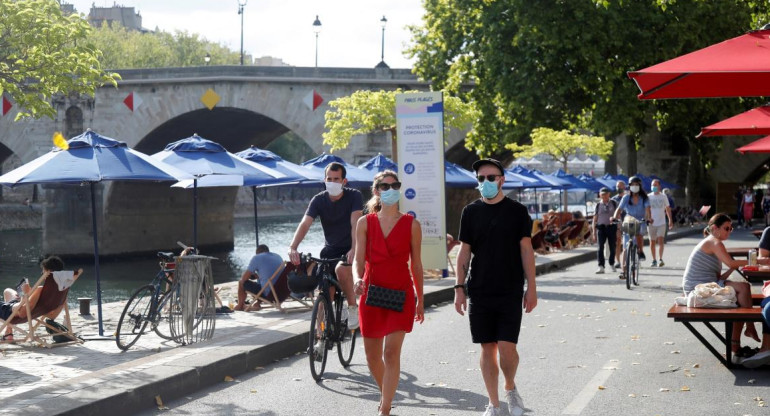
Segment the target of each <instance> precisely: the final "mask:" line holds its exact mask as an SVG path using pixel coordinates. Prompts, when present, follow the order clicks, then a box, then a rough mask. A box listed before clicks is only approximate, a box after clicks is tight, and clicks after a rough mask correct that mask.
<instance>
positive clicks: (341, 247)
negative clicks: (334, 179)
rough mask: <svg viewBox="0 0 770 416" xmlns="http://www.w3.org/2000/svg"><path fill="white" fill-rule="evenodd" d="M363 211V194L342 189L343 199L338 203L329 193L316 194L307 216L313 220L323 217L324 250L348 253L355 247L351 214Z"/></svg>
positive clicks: (308, 208) (308, 207)
mask: <svg viewBox="0 0 770 416" xmlns="http://www.w3.org/2000/svg"><path fill="white" fill-rule="evenodd" d="M363 209H364V202H363V197H362V196H361V192H359V191H358V190H356V189H352V188H342V197H341V198H340V199H338V200H336V201H332V200H331V199H329V192H327V191H323V192H321V193H319V194H316V195H315V196H314V197H313V199H311V200H310V204H309V205H308V206H307V211H305V215H308V216H310V217H312V218H313V219H316V218H317V217H319V216H320V217H321V226H322V227H323V230H324V240H325V241H324V248H328V249H329V250H333V251H334V252H347V251H348V250H350V248H351V247H352V245H353V242H352V241H351V239H350V232H351V227H350V214H352V213H353V212H354V211H361V210H363Z"/></svg>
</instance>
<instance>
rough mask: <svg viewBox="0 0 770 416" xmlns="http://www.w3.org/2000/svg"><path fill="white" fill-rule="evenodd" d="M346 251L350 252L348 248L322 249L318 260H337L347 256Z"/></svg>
mask: <svg viewBox="0 0 770 416" xmlns="http://www.w3.org/2000/svg"><path fill="white" fill-rule="evenodd" d="M348 251H350V248H333V247H324V248H323V249H321V255H320V257H319V258H322V259H337V258H340V257H342V256H344V255H346V254H348Z"/></svg>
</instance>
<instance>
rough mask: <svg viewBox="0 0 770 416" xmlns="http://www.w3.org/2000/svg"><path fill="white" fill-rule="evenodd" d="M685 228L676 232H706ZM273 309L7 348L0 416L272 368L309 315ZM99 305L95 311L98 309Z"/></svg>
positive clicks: (437, 296) (87, 405)
mask: <svg viewBox="0 0 770 416" xmlns="http://www.w3.org/2000/svg"><path fill="white" fill-rule="evenodd" d="M699 232H700V230H699V229H694V228H682V229H679V230H677V231H676V232H675V233H672V234H670V235H669V239H672V238H677V236H683V235H692V234H694V233H699ZM595 253H596V249H595V247H591V246H588V247H580V248H577V249H573V250H570V251H565V252H561V253H554V254H550V255H548V256H538V257H537V268H538V274H542V273H547V272H549V271H552V270H554V269H555V268H565V267H568V266H570V265H572V264H576V263H580V262H585V261H590V260H593V259H595V255H596V254H595ZM453 284H454V279H453V278H450V279H442V280H426V282H425V297H426V304H427V305H430V304H435V303H438V302H441V301H446V300H450V299H452V297H453V290H452V288H451V286H452V285H453ZM222 286H223V290H222V292H220V295H221V297H222V299H223V301H224V302H226V303H227V302H228V301H229V300H231V299H234V288H235V283H234V282H233V283H228V284H225V285H222ZM284 306H287V308H288V312H287V313H281V312H279V311H277V310H274V309H263V310H262V311H259V312H235V313H232V314H221V315H217V320H216V330H215V333H214V338H213V339H212V340H210V341H206V342H201V343H197V344H192V345H188V346H184V347H181V346H179V345H177V344H176V343H174V342H172V341H166V340H163V339H161V338H159V337H158V336H157V335H155V334H154V333H150V334H147V335H144V336H142V337H141V339H140V340H139V342H138V343H137V344H136V345H134V346H133V347H132V348H131V349H130V350H129V351H127V352H121V351H120V350H119V349H118V347H117V346H116V345H115V342H114V340H110V341H102V340H91V341H87V342H85V343H83V344H80V345H67V346H63V347H60V348H53V349H42V348H29V347H27V348H24V347H21V346H16V345H7V344H5V345H0V354H2V359H1V360H0V368H2V371H0V402H2V403H3V405H2V407H0V414H14V415H23V414H47V415H53V414H70V413H71V414H76V413H77V414H79V415H82V414H107V413H109V414H110V415H112V416H117V415H120V414H131V413H134V412H136V411H138V410H141V409H147V408H151V407H153V406H158V404H157V402H156V400H157V398H160V400H163V399H166V400H170V399H171V398H177V397H182V396H183V395H185V394H189V393H191V392H194V391H197V390H199V389H200V388H202V387H205V386H208V385H212V384H215V383H219V382H222V381H223V380H225V378H226V377H235V376H236V375H239V374H242V373H244V372H246V371H250V370H253V369H255V368H257V367H260V366H262V365H265V364H267V363H270V362H273V361H275V360H279V359H282V358H285V357H288V356H291V355H294V354H297V353H301V352H303V351H305V349H306V348H307V332H308V321H309V319H310V312H309V311H308V310H307V308H304V307H302V305H300V304H299V303H297V302H287V303H284ZM122 308H123V304H122V303H112V304H106V305H103V315H104V327H105V333H106V334H107V333H112V332H113V331H114V330H115V325H116V323H117V320H118V318H119V315H120V312H121V311H122ZM72 309H73V310H71V313H72V319H73V326H74V327H75V328H76V331H77V332H78V333H80V334H95V333H97V326H96V321H95V318H94V317H93V316H86V317H84V316H81V315H78V314H77V308H72ZM95 309H96V308H95V306H93V305H92V312H94V311H95Z"/></svg>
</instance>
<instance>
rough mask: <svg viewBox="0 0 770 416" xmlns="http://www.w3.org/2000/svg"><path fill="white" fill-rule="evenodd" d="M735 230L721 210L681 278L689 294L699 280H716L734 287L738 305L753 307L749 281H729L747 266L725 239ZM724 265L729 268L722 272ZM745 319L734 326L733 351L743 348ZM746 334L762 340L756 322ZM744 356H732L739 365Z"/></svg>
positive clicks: (748, 324)
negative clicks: (741, 268) (732, 251)
mask: <svg viewBox="0 0 770 416" xmlns="http://www.w3.org/2000/svg"><path fill="white" fill-rule="evenodd" d="M732 231H733V226H732V220H731V219H730V217H729V216H728V215H727V214H725V213H719V214H716V215H714V216H713V217H711V219H710V220H709V223H708V226H706V228H705V229H704V230H703V236H704V237H705V238H704V239H703V240H702V241H701V242H700V243H699V244H698V245H697V246H695V249H693V251H692V254H690V258H689V259H688V260H687V267H686V268H685V269H684V276H683V278H682V289H683V290H684V295H685V296H687V295H688V294H689V293H690V292H691V291H692V290H693V289H695V286H696V285H698V284H700V283H711V282H717V283H718V284H719V285H720V286H722V287H724V286H725V285H727V286H732V287H733V288H734V289H735V293H736V295H737V298H738V306H741V307H745V308H750V307H751V306H752V301H751V286H749V284H748V283H747V282H733V281H729V280H727V278H728V277H730V274H731V273H732V272H733V271H734V270H736V269H737V268H738V267H741V266H745V265H746V261H745V260H735V259H733V258H732V256H730V254H728V253H727V249H725V245H724V243H723V242H724V241H725V240H727V239H728V238H729V237H730V233H731V232H732ZM722 264H724V265H726V266H727V267H728V270H727V271H726V272H724V273H722ZM742 328H743V322H736V325H733V333H732V334H731V335H732V351H733V353H738V351H739V350H740V349H741V329H742ZM745 335H746V336H747V337H749V338H752V339H754V340H756V341H759V335H758V334H757V329H756V328H755V327H754V323H752V322H746V332H745ZM741 359H742V357H740V356H739V355H737V354H736V355H733V360H734V364H739V361H740V360H741Z"/></svg>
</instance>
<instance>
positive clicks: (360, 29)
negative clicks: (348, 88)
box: [62, 0, 424, 68]
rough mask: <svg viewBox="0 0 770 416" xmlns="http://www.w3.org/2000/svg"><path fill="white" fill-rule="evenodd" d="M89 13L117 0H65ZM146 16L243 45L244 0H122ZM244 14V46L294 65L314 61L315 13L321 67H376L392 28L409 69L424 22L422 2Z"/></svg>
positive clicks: (287, 0) (146, 21)
mask: <svg viewBox="0 0 770 416" xmlns="http://www.w3.org/2000/svg"><path fill="white" fill-rule="evenodd" d="M62 2H63V3H64V2H68V3H71V4H74V5H75V8H76V9H77V10H78V12H80V13H83V14H88V10H89V9H90V8H91V5H92V4H95V5H96V6H97V7H110V6H112V5H113V4H114V3H115V1H114V0H109V1H107V0H69V1H67V0H63V1H62ZM118 4H121V5H123V6H126V7H134V8H135V9H136V10H137V11H138V12H139V13H140V14H141V15H142V20H143V26H144V27H145V28H148V29H154V28H155V27H158V28H160V29H161V30H165V31H168V32H173V31H174V30H187V31H188V32H194V33H199V34H201V35H202V36H204V37H205V38H207V39H208V40H212V41H216V42H219V43H223V44H225V45H227V46H229V47H230V48H231V49H233V50H239V49H240V36H241V21H240V16H239V15H238V1H237V0H123V1H122V2H118ZM244 10H245V13H244V24H243V26H244V50H245V51H246V53H251V54H252V56H255V57H260V56H273V57H277V58H281V59H283V60H284V62H286V63H288V64H290V65H294V66H313V65H314V64H315V34H314V32H313V26H312V24H313V21H314V20H315V17H316V15H318V17H319V20H320V21H321V24H322V30H321V33H320V34H319V38H318V66H327V67H331V66H336V67H362V68H369V67H374V66H375V65H376V64H377V63H378V62H379V61H380V53H381V36H382V28H381V27H380V19H382V16H383V15H384V16H385V17H386V18H387V19H388V23H387V26H386V28H385V62H386V63H387V64H388V65H389V66H390V67H391V68H409V67H411V64H412V61H411V60H408V59H407V58H406V57H404V56H403V53H402V51H403V49H404V44H406V43H408V42H409V41H410V34H409V31H408V30H407V29H406V26H407V25H416V24H419V23H420V22H421V18H422V15H423V13H424V10H423V8H422V2H421V0H364V1H362V0H315V1H311V0H249V1H248V3H247V4H246V6H245V8H244Z"/></svg>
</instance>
